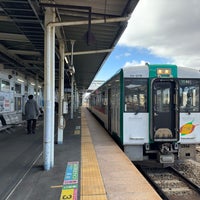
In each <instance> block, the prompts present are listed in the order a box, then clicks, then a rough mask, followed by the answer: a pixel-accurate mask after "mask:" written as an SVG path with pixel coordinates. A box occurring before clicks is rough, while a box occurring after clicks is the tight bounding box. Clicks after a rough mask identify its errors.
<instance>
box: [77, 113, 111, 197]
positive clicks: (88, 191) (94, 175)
mask: <svg viewBox="0 0 200 200" xmlns="http://www.w3.org/2000/svg"><path fill="white" fill-rule="evenodd" d="M80 196H81V200H107V197H106V192H105V188H104V184H103V181H102V177H101V173H100V170H99V166H98V162H97V158H96V153H95V150H94V146H93V144H92V140H91V137H90V132H89V129H88V126H87V122H86V119H85V115H84V112H82V116H81V195H80Z"/></svg>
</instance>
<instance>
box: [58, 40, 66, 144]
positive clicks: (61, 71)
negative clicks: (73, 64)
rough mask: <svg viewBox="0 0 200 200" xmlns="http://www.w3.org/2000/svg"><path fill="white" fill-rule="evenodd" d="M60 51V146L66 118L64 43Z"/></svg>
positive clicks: (60, 46) (61, 44)
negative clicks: (64, 107) (64, 106)
mask: <svg viewBox="0 0 200 200" xmlns="http://www.w3.org/2000/svg"><path fill="white" fill-rule="evenodd" d="M59 50H60V69H59V104H58V106H59V107H58V138H57V142H58V144H62V143H63V129H64V117H63V100H64V54H65V51H64V42H63V41H61V42H60V43H59Z"/></svg>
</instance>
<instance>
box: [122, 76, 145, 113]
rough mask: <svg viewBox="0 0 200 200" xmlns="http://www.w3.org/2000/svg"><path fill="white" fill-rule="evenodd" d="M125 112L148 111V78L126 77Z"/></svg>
mask: <svg viewBox="0 0 200 200" xmlns="http://www.w3.org/2000/svg"><path fill="white" fill-rule="evenodd" d="M124 94H125V98H124V99H125V112H147V102H146V101H147V79H134V78H126V79H124Z"/></svg>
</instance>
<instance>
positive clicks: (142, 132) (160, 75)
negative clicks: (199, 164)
mask: <svg viewBox="0 0 200 200" xmlns="http://www.w3.org/2000/svg"><path fill="white" fill-rule="evenodd" d="M199 93H200V71H199V70H195V69H191V68H185V67H178V66H176V65H165V64H162V65H151V64H145V65H143V66H132V67H126V68H123V69H121V70H120V71H119V72H118V73H116V74H115V75H114V76H113V77H112V78H111V79H109V80H108V81H106V82H105V83H104V84H103V85H102V86H101V87H99V88H98V89H96V90H95V91H93V92H92V93H91V94H90V98H89V107H88V108H89V110H90V111H91V112H92V113H94V114H95V115H96V116H97V117H98V118H99V119H100V120H101V121H102V123H103V124H104V126H105V128H106V129H107V130H108V132H109V133H110V134H111V135H112V136H114V137H115V138H117V139H118V141H119V142H120V144H121V145H122V146H123V149H124V152H125V153H126V154H127V156H128V157H129V158H130V160H132V161H144V160H150V159H157V160H158V162H160V163H174V160H175V159H177V158H178V157H179V155H181V153H180V152H181V147H182V148H183V147H184V145H185V146H186V147H190V146H194V145H195V144H197V143H199V142H200V103H199V102H200V97H199ZM183 149H184V148H183ZM192 149H193V150H194V151H195V149H194V148H192ZM184 153H185V154H186V156H187V154H188V155H189V154H192V153H191V152H190V151H189V153H187V151H185V152H184V151H183V154H184Z"/></svg>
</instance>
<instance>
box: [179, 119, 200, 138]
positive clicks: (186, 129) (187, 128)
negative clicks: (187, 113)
mask: <svg viewBox="0 0 200 200" xmlns="http://www.w3.org/2000/svg"><path fill="white" fill-rule="evenodd" d="M198 125H199V124H196V125H194V124H193V121H191V122H188V123H186V124H184V125H183V126H181V128H180V133H181V135H182V136H184V135H188V134H190V133H192V132H193V130H194V129H195V127H196V126H198Z"/></svg>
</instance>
